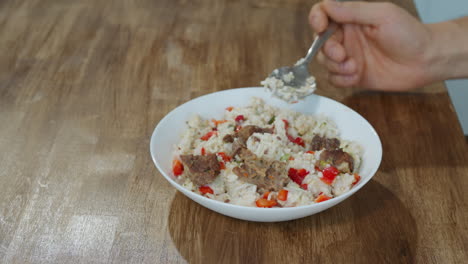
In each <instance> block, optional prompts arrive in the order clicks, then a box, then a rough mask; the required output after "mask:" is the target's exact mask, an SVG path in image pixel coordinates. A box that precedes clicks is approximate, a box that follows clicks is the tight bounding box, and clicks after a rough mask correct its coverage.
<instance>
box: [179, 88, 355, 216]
mask: <svg viewBox="0 0 468 264" xmlns="http://www.w3.org/2000/svg"><path fill="white" fill-rule="evenodd" d="M247 130H249V132H248V133H246V131H247ZM361 152H362V151H361V147H360V146H359V145H358V144H357V143H355V142H352V141H347V140H343V139H340V138H339V131H338V129H337V127H336V125H335V124H334V122H333V121H332V120H330V119H328V118H327V117H326V116H321V115H318V116H312V115H306V114H302V113H298V112H294V111H291V110H288V109H280V108H276V107H273V106H270V105H267V104H265V103H264V102H263V101H262V100H261V99H259V98H255V97H254V98H252V99H251V102H250V104H249V105H248V106H245V107H227V108H226V110H225V111H224V115H223V117H222V118H221V119H219V120H205V119H202V118H201V117H200V116H197V115H195V116H193V117H192V118H191V119H190V120H189V121H188V122H187V129H186V131H185V132H184V134H183V135H182V137H181V140H180V142H179V143H178V144H177V146H176V148H175V152H174V162H173V173H174V177H175V179H176V181H177V182H179V183H180V184H181V185H182V186H183V187H184V188H186V189H188V190H190V191H193V192H196V193H199V194H200V195H204V196H206V197H208V198H211V199H215V200H218V201H221V202H226V203H231V204H236V205H243V206H254V207H255V206H257V207H294V206H302V205H309V204H313V203H317V202H322V201H325V200H328V199H332V198H333V197H336V196H339V195H342V194H344V193H346V192H347V191H349V190H350V189H351V188H352V187H353V185H355V184H356V183H357V181H359V179H360V177H359V175H358V174H357V173H356V172H357V171H358V169H359V165H360V163H361V156H362V153H361ZM205 174H206V175H205ZM197 183H198V184H197Z"/></svg>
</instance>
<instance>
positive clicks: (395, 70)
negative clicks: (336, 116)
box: [309, 0, 468, 91]
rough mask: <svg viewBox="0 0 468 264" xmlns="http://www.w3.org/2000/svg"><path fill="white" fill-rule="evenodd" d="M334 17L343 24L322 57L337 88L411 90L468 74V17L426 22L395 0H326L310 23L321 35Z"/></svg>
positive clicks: (319, 56) (328, 43)
mask: <svg viewBox="0 0 468 264" xmlns="http://www.w3.org/2000/svg"><path fill="white" fill-rule="evenodd" d="M329 18H331V19H332V20H334V21H336V22H337V23H339V24H341V27H340V29H339V30H338V31H337V32H336V33H335V34H334V35H333V36H332V38H330V39H329V40H328V41H327V42H326V43H325V45H324V47H323V48H322V50H321V52H320V53H319V54H318V56H317V60H318V61H319V63H321V64H322V65H323V66H324V67H325V68H326V69H327V70H328V73H329V74H328V76H329V82H330V83H332V84H333V85H335V86H338V87H359V88H364V89H369V90H380V91H408V90H411V89H414V88H418V87H422V86H424V85H427V84H430V83H433V82H437V81H442V80H447V79H454V78H465V77H468V17H465V18H460V19H456V20H451V21H447V22H442V23H437V24H423V23H421V22H420V21H419V20H418V19H416V18H415V17H413V16H411V15H410V14H409V13H408V12H407V11H405V10H404V9H402V8H400V7H398V6H396V5H394V4H391V3H369V2H336V1H333V0H326V1H324V2H321V3H318V4H316V5H314V6H313V7H312V9H311V11H310V15H309V22H310V25H311V27H312V29H313V30H314V31H315V32H317V33H321V32H323V31H324V30H325V29H326V27H327V25H328V20H329Z"/></svg>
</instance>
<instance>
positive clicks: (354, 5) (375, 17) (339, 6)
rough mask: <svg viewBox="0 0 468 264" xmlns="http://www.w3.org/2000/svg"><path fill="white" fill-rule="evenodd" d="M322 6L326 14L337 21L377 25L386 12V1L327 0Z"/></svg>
mask: <svg viewBox="0 0 468 264" xmlns="http://www.w3.org/2000/svg"><path fill="white" fill-rule="evenodd" d="M323 8H324V10H325V12H326V13H327V15H328V16H329V17H331V18H332V19H333V20H334V21H336V22H338V23H352V24H366V25H378V24H380V23H381V21H382V18H383V17H384V16H385V13H388V6H387V4H386V3H369V2H337V1H334V0H329V1H325V2H324V3H323Z"/></svg>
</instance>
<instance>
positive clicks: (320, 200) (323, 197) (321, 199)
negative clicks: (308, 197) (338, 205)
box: [315, 194, 331, 203]
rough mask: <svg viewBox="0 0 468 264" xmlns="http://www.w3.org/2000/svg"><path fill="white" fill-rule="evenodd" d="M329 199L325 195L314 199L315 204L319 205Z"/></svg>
mask: <svg viewBox="0 0 468 264" xmlns="http://www.w3.org/2000/svg"><path fill="white" fill-rule="evenodd" d="M330 199H331V197H328V196H326V195H325V194H319V196H318V197H317V199H315V202H316V203H320V202H323V201H326V200H330Z"/></svg>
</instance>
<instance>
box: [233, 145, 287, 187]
mask: <svg viewBox="0 0 468 264" xmlns="http://www.w3.org/2000/svg"><path fill="white" fill-rule="evenodd" d="M238 155H239V157H240V158H241V159H242V160H243V161H244V164H243V165H242V166H240V167H236V168H234V169H233V172H234V173H235V174H236V175H237V176H238V177H239V179H240V180H241V181H245V182H248V183H252V184H255V185H257V187H258V189H259V191H260V192H265V191H279V190H280V189H282V188H283V187H284V186H285V185H286V184H287V183H288V181H289V178H288V176H287V173H286V163H284V162H280V161H273V162H271V161H267V160H263V159H261V158H258V157H257V155H255V154H254V153H252V152H251V151H250V150H248V149H246V148H241V149H240V151H239V154H238Z"/></svg>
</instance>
